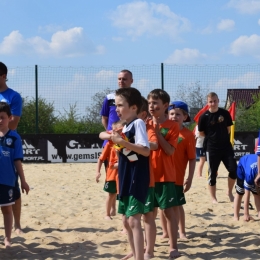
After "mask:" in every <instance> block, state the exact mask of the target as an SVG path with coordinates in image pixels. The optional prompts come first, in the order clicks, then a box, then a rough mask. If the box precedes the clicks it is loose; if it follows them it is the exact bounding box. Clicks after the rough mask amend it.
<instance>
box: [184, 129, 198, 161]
mask: <svg viewBox="0 0 260 260" xmlns="http://www.w3.org/2000/svg"><path fill="white" fill-rule="evenodd" d="M187 141H188V142H187V149H186V151H187V156H188V159H189V160H193V159H195V158H196V141H195V138H194V136H193V134H192V133H191V134H190V135H189V137H188V140H187Z"/></svg>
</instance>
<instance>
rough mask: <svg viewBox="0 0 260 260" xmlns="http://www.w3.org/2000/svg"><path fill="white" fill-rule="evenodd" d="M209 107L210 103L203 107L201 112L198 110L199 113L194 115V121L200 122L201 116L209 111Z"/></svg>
mask: <svg viewBox="0 0 260 260" xmlns="http://www.w3.org/2000/svg"><path fill="white" fill-rule="evenodd" d="M208 109H209V106H208V105H206V106H205V107H203V108H202V109H201V110H200V111H199V112H198V114H197V115H196V116H195V117H194V121H195V122H196V123H198V122H199V119H200V116H201V115H202V114H203V113H204V112H205V111H207V110H208Z"/></svg>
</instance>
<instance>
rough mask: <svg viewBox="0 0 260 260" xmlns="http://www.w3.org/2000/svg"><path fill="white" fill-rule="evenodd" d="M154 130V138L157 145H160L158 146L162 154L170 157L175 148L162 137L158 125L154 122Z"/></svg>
mask: <svg viewBox="0 0 260 260" xmlns="http://www.w3.org/2000/svg"><path fill="white" fill-rule="evenodd" d="M154 130H155V133H156V137H157V139H158V143H159V144H160V146H161V147H162V149H163V150H164V152H165V153H166V154H167V155H172V154H173V153H174V151H175V148H174V147H173V146H172V145H170V144H169V143H168V142H167V141H166V140H165V139H164V137H163V136H162V134H161V132H160V129H159V124H157V123H156V122H155V123H154Z"/></svg>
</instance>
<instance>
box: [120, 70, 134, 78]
mask: <svg viewBox="0 0 260 260" xmlns="http://www.w3.org/2000/svg"><path fill="white" fill-rule="evenodd" d="M120 72H124V73H129V74H130V76H131V78H133V73H132V72H131V71H130V70H121V71H120Z"/></svg>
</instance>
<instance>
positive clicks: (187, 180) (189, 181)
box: [183, 179, 192, 193]
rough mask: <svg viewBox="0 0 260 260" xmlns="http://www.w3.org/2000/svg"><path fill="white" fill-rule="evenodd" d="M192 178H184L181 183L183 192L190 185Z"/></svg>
mask: <svg viewBox="0 0 260 260" xmlns="http://www.w3.org/2000/svg"><path fill="white" fill-rule="evenodd" d="M191 183H192V179H186V180H185V182H184V183H183V193H185V192H187V191H188V190H189V189H190V187H191Z"/></svg>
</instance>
